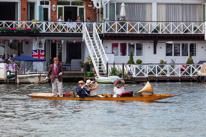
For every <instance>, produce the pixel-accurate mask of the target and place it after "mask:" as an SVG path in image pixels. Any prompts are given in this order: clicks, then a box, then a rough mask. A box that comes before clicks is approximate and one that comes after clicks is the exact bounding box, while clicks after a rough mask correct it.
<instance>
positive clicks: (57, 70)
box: [44, 57, 63, 97]
mask: <svg viewBox="0 0 206 137" xmlns="http://www.w3.org/2000/svg"><path fill="white" fill-rule="evenodd" d="M53 60H54V64H51V65H50V67H49V71H48V73H47V77H46V78H45V79H44V80H47V79H49V75H50V73H51V82H52V93H53V96H54V97H57V89H58V91H59V94H58V96H59V97H63V91H62V88H63V86H62V74H63V68H62V65H61V64H59V59H58V58H57V57H55V58H54V59H53Z"/></svg>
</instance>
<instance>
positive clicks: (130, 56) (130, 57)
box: [127, 52, 134, 64]
mask: <svg viewBox="0 0 206 137" xmlns="http://www.w3.org/2000/svg"><path fill="white" fill-rule="evenodd" d="M127 64H134V59H133V52H130V55H129V60H128V62H127Z"/></svg>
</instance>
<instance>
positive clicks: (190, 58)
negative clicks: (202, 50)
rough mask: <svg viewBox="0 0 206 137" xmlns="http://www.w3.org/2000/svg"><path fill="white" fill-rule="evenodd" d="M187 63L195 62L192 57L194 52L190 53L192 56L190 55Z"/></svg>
mask: <svg viewBox="0 0 206 137" xmlns="http://www.w3.org/2000/svg"><path fill="white" fill-rule="evenodd" d="M186 64H194V61H193V59H192V53H190V56H189V58H188V59H187V62H186Z"/></svg>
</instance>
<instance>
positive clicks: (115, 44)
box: [112, 43, 118, 56]
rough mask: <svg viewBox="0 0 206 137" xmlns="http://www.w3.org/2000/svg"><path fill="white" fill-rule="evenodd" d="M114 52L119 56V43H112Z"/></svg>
mask: <svg viewBox="0 0 206 137" xmlns="http://www.w3.org/2000/svg"><path fill="white" fill-rule="evenodd" d="M112 54H114V56H118V43H112Z"/></svg>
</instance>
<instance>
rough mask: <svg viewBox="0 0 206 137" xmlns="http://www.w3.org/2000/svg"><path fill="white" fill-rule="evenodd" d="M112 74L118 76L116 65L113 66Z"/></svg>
mask: <svg viewBox="0 0 206 137" xmlns="http://www.w3.org/2000/svg"><path fill="white" fill-rule="evenodd" d="M110 75H111V76H116V75H117V69H116V68H115V67H113V68H111V72H110Z"/></svg>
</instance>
